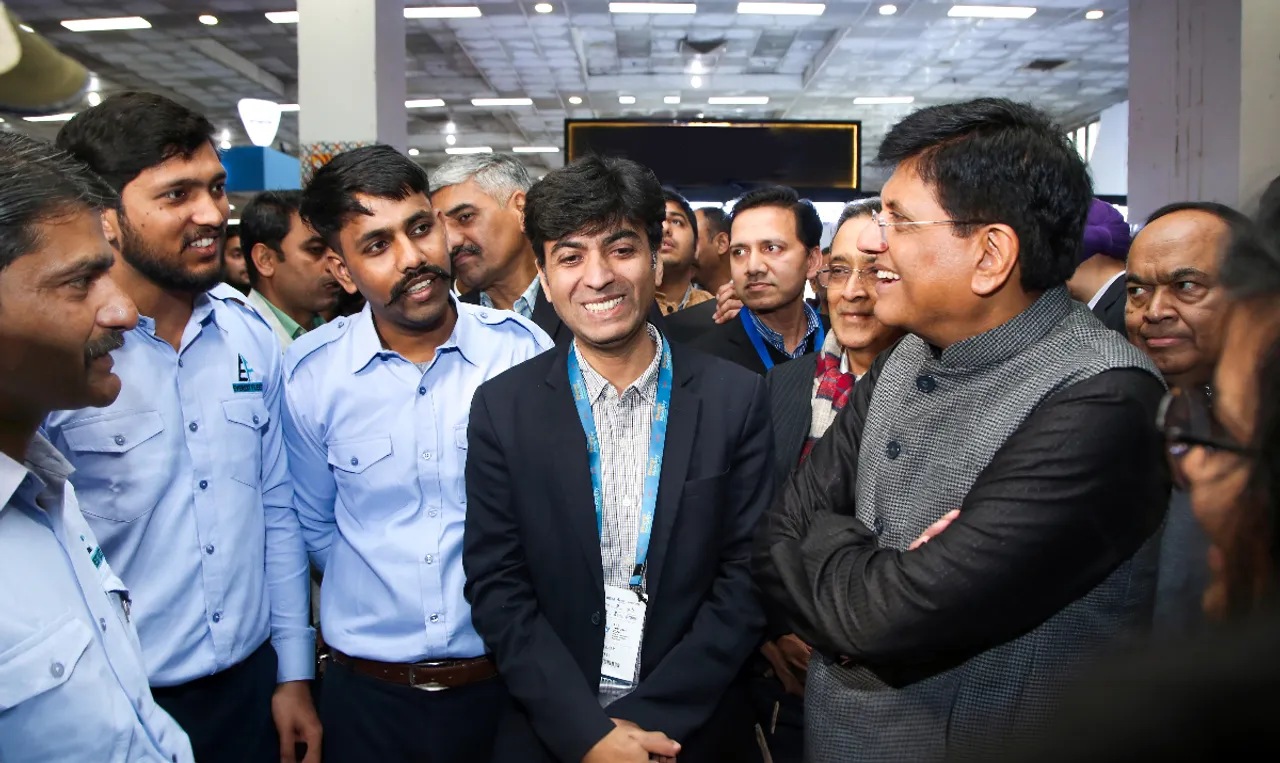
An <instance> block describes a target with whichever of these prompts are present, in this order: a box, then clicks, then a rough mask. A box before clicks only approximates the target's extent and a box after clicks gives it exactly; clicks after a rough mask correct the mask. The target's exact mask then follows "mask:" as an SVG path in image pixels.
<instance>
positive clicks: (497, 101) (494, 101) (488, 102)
mask: <svg viewBox="0 0 1280 763" xmlns="http://www.w3.org/2000/svg"><path fill="white" fill-rule="evenodd" d="M471 105H472V106H532V105H533V99H532V98H472V99H471Z"/></svg>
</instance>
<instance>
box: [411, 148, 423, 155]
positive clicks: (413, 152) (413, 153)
mask: <svg viewBox="0 0 1280 763" xmlns="http://www.w3.org/2000/svg"><path fill="white" fill-rule="evenodd" d="M419 153H421V152H419V151H418V149H416V148H411V149H409V156H417V155H418V154H419Z"/></svg>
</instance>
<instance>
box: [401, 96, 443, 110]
mask: <svg viewBox="0 0 1280 763" xmlns="http://www.w3.org/2000/svg"><path fill="white" fill-rule="evenodd" d="M443 105H444V101H443V100H441V99H440V98H419V99H417V100H415V101H405V102H404V107H405V108H406V109H434V108H437V107H439V106H443Z"/></svg>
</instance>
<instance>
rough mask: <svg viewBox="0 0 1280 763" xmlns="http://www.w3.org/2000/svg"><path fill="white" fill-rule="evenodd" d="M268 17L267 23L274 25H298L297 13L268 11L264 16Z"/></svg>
mask: <svg viewBox="0 0 1280 763" xmlns="http://www.w3.org/2000/svg"><path fill="white" fill-rule="evenodd" d="M263 15H265V16H266V17H267V21H270V22H271V23H272V24H296V23H298V12H297V11H267V12H266V13H265V14H263Z"/></svg>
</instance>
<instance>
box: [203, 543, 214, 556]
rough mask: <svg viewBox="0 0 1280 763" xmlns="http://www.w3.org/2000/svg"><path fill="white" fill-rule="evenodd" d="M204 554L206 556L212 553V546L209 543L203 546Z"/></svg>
mask: <svg viewBox="0 0 1280 763" xmlns="http://www.w3.org/2000/svg"><path fill="white" fill-rule="evenodd" d="M204 552H205V553H206V554H212V553H213V544H212V543H210V544H209V545H207V546H205V547H204Z"/></svg>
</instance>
